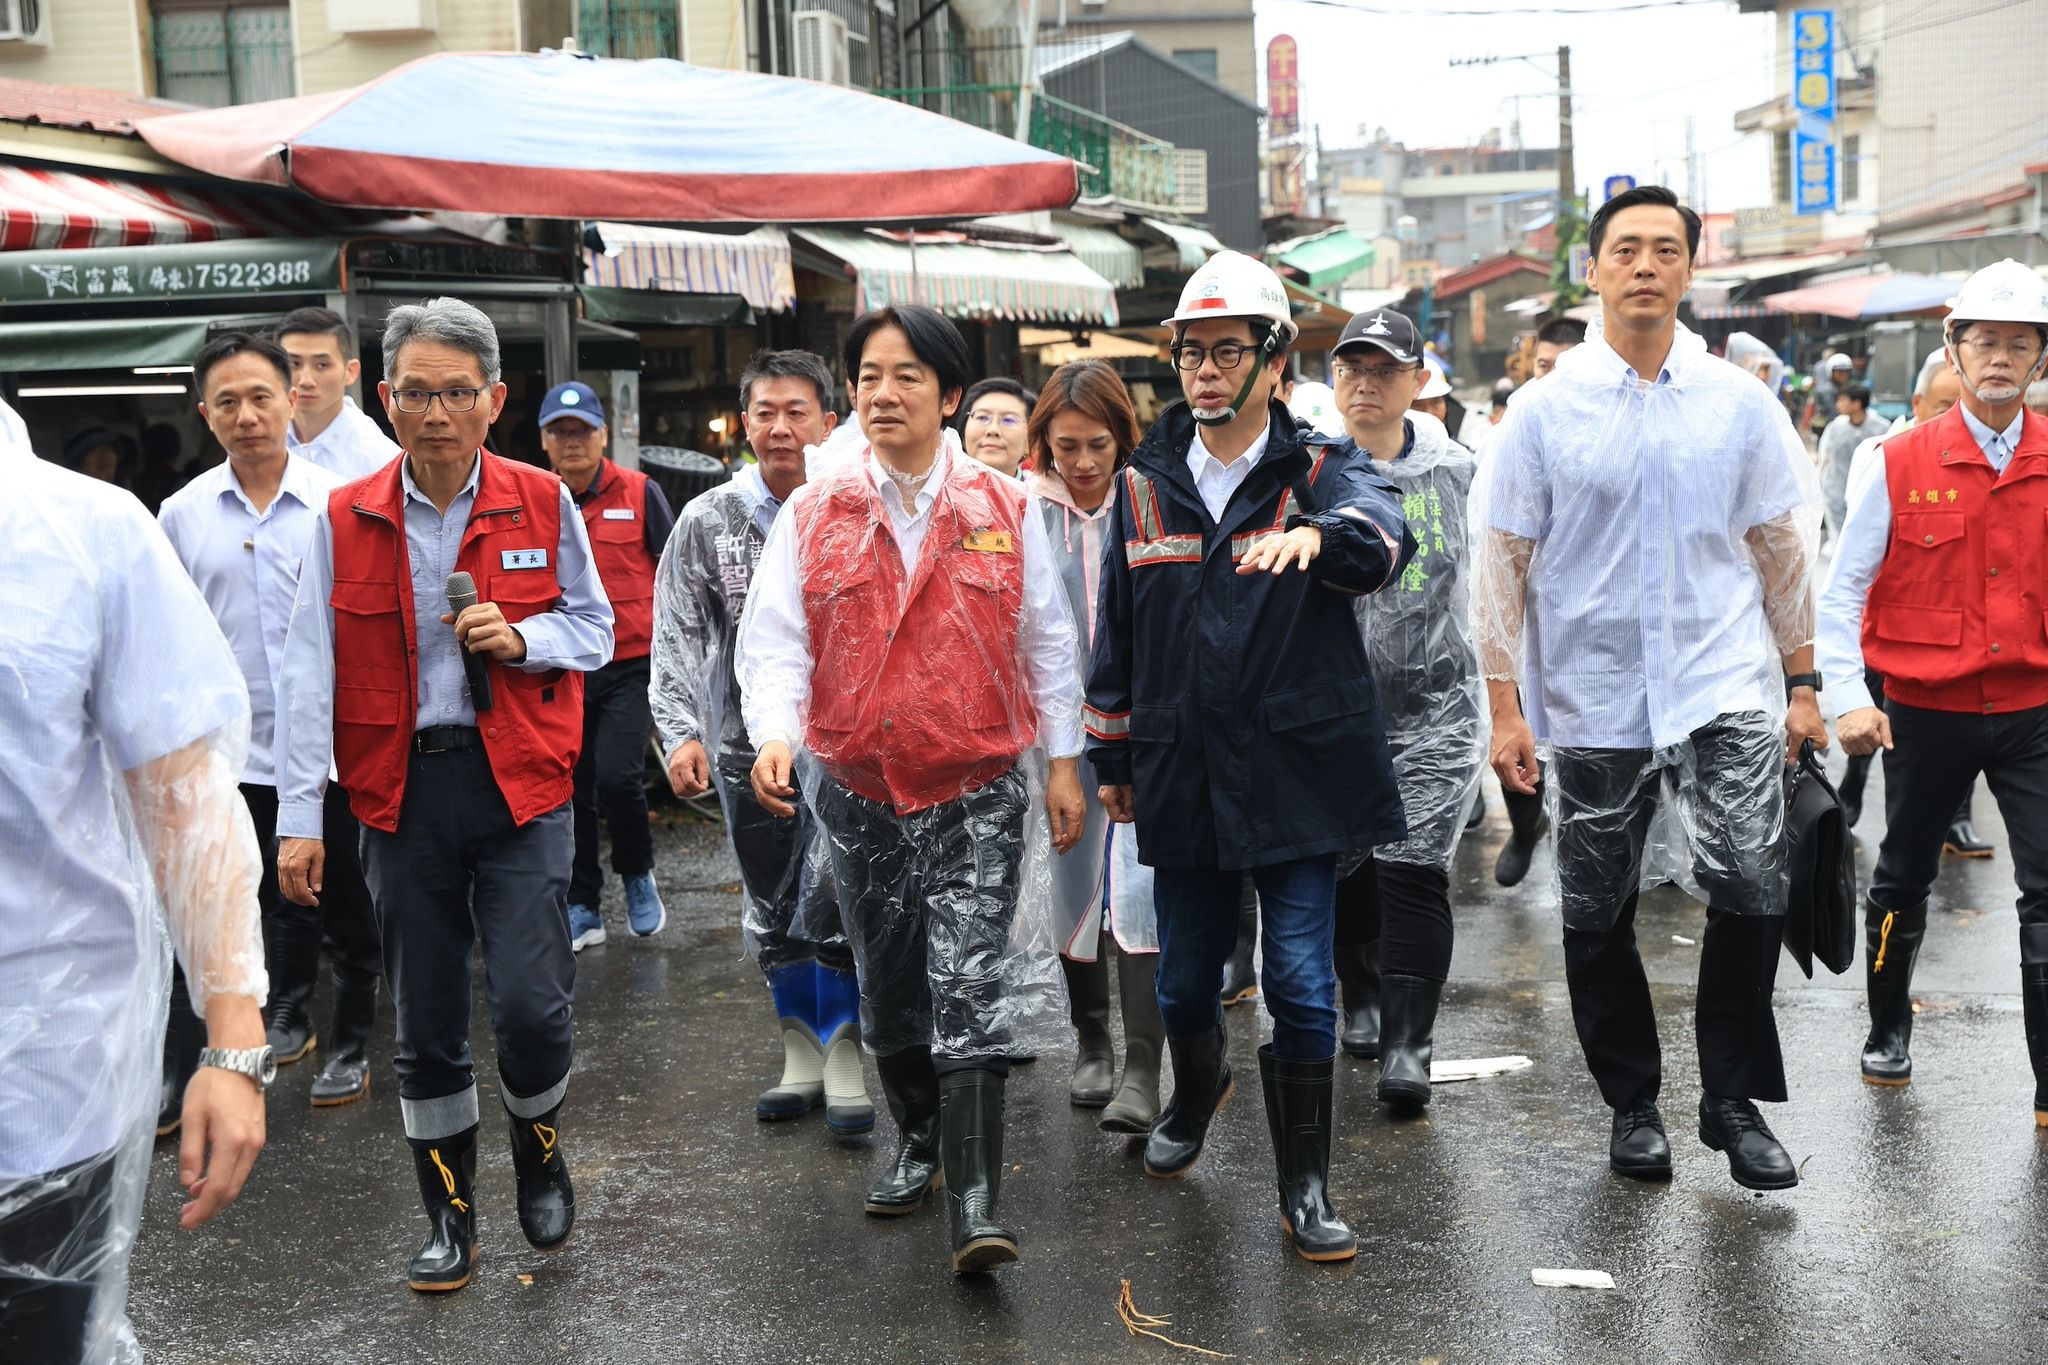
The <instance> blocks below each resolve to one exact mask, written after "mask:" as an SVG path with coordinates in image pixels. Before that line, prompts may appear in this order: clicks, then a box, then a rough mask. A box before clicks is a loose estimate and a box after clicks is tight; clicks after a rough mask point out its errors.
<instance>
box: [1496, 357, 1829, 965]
mask: <svg viewBox="0 0 2048 1365" xmlns="http://www.w3.org/2000/svg"><path fill="white" fill-rule="evenodd" d="M1820 515H1821V503H1820V490H1819V484H1818V480H1817V478H1816V477H1815V474H1814V469H1813V463H1812V461H1811V460H1809V459H1808V458H1807V456H1806V450H1805V446H1804V445H1803V443H1802V442H1801V441H1800V440H1799V437H1798V436H1797V434H1796V433H1794V431H1793V430H1792V425H1791V422H1790V420H1789V419H1788V418H1787V417H1786V414H1785V411H1784V409H1783V408H1782V407H1781V406H1779V404H1778V403H1777V401H1776V399H1775V398H1773V396H1772V395H1771V393H1770V392H1769V391H1768V390H1767V389H1766V388H1765V387H1764V386H1763V385H1762V384H1760V383H1758V382H1757V381H1756V379H1755V377H1753V376H1752V375H1750V374H1749V373H1747V372H1745V371H1744V370H1742V369H1740V368H1738V367H1737V366H1735V365H1733V364H1730V363H1727V362H1724V361H1721V360H1718V359H1716V358H1715V357H1713V356H1711V355H1709V354H1708V353H1707V350H1706V346H1705V344H1704V343H1703V342H1701V340H1700V339H1699V337H1698V336H1696V335H1695V334H1693V333H1692V332H1690V331H1688V330H1687V329H1685V328H1684V327H1680V328H1678V330H1677V335H1676V337H1675V339H1674V341H1673V343H1672V347H1671V352H1670V355H1669V357H1668V358H1667V360H1666V362H1665V366H1664V369H1663V371H1662V372H1661V373H1660V374H1659V375H1656V376H1652V377H1650V379H1649V380H1648V381H1639V380H1638V379H1637V378H1636V376H1634V375H1633V374H1632V373H1631V372H1630V371H1629V369H1628V366H1627V365H1626V363H1625V362H1623V361H1622V359H1621V357H1620V356H1619V355H1617V354H1616V353H1615V351H1614V350H1613V349H1612V348H1611V347H1609V346H1608V345H1607V344H1606V343H1605V341H1604V340H1603V339H1602V338H1601V336H1600V334H1599V331H1598V330H1597V328H1596V329H1595V331H1594V333H1593V334H1592V335H1591V336H1589V337H1588V339H1587V344H1585V345H1583V346H1579V347H1575V348H1574V349H1572V350H1571V351H1569V352H1567V353H1566V354H1565V355H1564V357H1563V358H1561V359H1560V360H1559V362H1558V366H1557V369H1556V371H1555V372H1554V373H1553V374H1552V375H1551V376H1549V377H1548V378H1546V379H1544V380H1543V381H1541V382H1539V383H1536V384H1532V385H1530V386H1529V387H1528V388H1527V389H1525V390H1524V391H1523V392H1522V393H1521V394H1519V395H1518V396H1517V398H1516V400H1515V402H1514V404H1513V405H1512V406H1510V407H1509V409H1508V415H1507V419H1506V420H1505V421H1504V422H1503V423H1502V424H1501V427H1500V429H1499V433H1498V435H1497V436H1496V438H1495V441H1494V443H1493V445H1492V447H1491V449H1490V451H1489V453H1488V456H1487V460H1486V463H1485V466H1484V468H1483V469H1482V470H1481V472H1480V475H1479V480H1478V484H1477V486H1476V488H1475V494H1474V508H1473V526H1474V534H1475V537H1476V553H1475V555H1474V562H1473V569H1474V580H1473V625H1474V631H1475V636H1476V640H1477V643H1478V646H1479V654H1480V665H1481V668H1482V670H1483V672H1484V674H1485V676H1486V678H1487V679H1488V680H1495V681H1503V680H1504V681H1513V682H1515V683H1517V684H1518V685H1519V687H1520V690H1521V695H1522V706H1523V711H1524V713H1525V714H1526V715H1527V717H1528V719H1529V723H1530V728H1531V729H1532V730H1533V732H1534V734H1535V737H1536V740H1537V742H1538V752H1539V754H1540V755H1541V756H1542V758H1543V759H1544V760H1545V763H1546V767H1545V771H1546V773H1547V774H1549V775H1553V776H1555V775H1557V774H1558V771H1559V770H1558V766H1557V765H1556V764H1554V763H1550V762H1549V760H1550V759H1551V758H1552V757H1553V756H1554V755H1556V754H1567V755H1569V756H1571V757H1573V759H1574V760H1575V761H1576V760H1578V759H1581V758H1585V757H1586V756H1587V755H1589V754H1590V753H1591V751H1603V750H1604V751H1622V752H1624V753H1625V754H1626V755H1627V756H1624V757H1619V758H1615V759H1613V760H1612V761H1611V762H1610V761H1607V760H1605V759H1602V760H1601V761H1600V771H1601V772H1604V773H1605V776H1604V777H1601V778H1600V780H1598V781H1592V782H1591V783H1590V785H1587V784H1580V785H1579V786H1578V788H1577V789H1575V790H1574V791H1571V792H1565V791H1561V790H1560V783H1558V782H1555V781H1553V782H1551V783H1550V784H1549V790H1550V793H1551V800H1552V803H1553V818H1554V821H1555V823H1556V826H1557V829H1558V840H1559V850H1560V859H1559V861H1560V864H1562V863H1564V862H1565V861H1566V858H1565V854H1566V852H1567V850H1568V849H1573V848H1577V847H1579V845H1578V844H1577V843H1575V842H1574V840H1575V835H1573V833H1572V832H1571V826H1573V825H1574V824H1578V825H1582V826H1583V827H1584V829H1585V831H1586V832H1587V833H1588V834H1595V833H1597V832H1598V831H1601V830H1612V831H1620V832H1625V833H1626V834H1627V835H1628V837H1627V838H1626V839H1624V840H1623V841H1622V843H1621V844H1619V845H1616V844H1612V843H1610V842H1608V841H1605V840H1604V839H1602V838H1599V837H1595V838H1592V839H1591V840H1590V841H1589V842H1588V844H1587V845H1586V847H1587V848H1589V849H1592V848H1603V849H1606V850H1607V851H1608V852H1610V853H1614V852H1621V853H1625V852H1626V851H1627V849H1628V848H1630V847H1641V846H1643V845H1645V844H1647V852H1646V855H1645V856H1644V858H1643V861H1642V866H1641V870H1640V874H1639V882H1640V884H1642V885H1646V886H1647V885H1650V884H1653V883H1655V882H1657V881H1660V880H1675V881H1678V882H1679V883H1680V884H1681V885H1684V886H1686V887H1687V889H1688V890H1692V891H1694V892H1695V893H1696V894H1697V893H1700V889H1701V888H1702V887H1703V886H1704V887H1706V888H1707V893H1709V894H1711V893H1713V891H1714V888H1715V887H1716V886H1719V887H1721V888H1724V890H1723V892H1722V893H1721V894H1719V895H1715V896H1714V900H1715V903H1716V904H1717V905H1721V904H1724V903H1727V902H1732V901H1736V900H1740V901H1742V902H1743V904H1742V905H1740V906H1736V905H1733V904H1729V905H1728V907H1727V908H1736V909H1747V910H1752V911H1759V912H1769V913H1775V912H1776V911H1774V910H1773V906H1776V907H1778V908H1779V909H1782V904H1783V894H1782V887H1770V888H1766V892H1767V894H1763V895H1760V896H1748V895H1735V894H1732V893H1729V892H1727V891H1726V890H1725V888H1728V887H1730V886H1733V885H1736V884H1737V883H1741V882H1744V881H1745V880H1746V879H1750V880H1753V879H1754V878H1756V877H1763V878H1765V879H1766V880H1778V881H1781V880H1782V868H1783V859H1782V857H1781V856H1778V854H1777V850H1780V849H1781V845H1782V836H1783V823H1784V821H1783V804H1784V803H1783V793H1782V788H1781V784H1780V782H1779V781H1778V776H1777V773H1776V771H1775V769H1767V768H1759V767H1758V766H1757V764H1756V763H1755V761H1754V756H1755V755H1756V754H1757V753H1759V752H1762V751H1763V750H1764V749H1766V748H1768V743H1769V742H1770V741H1775V743H1776V745H1777V753H1778V754H1779V756H1780V760H1782V754H1783V748H1784V746H1783V727H1784V714H1785V689H1784V670H1783V667H1782V664H1781V661H1780V656H1781V655H1783V654H1788V653H1790V652H1792V651H1793V650H1795V649H1797V648H1799V647H1801V646H1803V645H1808V644H1811V643H1812V642H1813V637H1814V579H1813V573H1814V566H1815V562H1816V561H1815V554H1816V548H1817V545H1818V540H1819V531H1820ZM1736 773H1743V774H1747V776H1746V777H1744V778H1743V779H1742V780H1741V781H1739V782H1737V781H1732V780H1731V778H1732V777H1733V776H1734V775H1735V774H1736ZM1595 775H1596V774H1595V773H1594V770H1593V769H1591V768H1579V769H1575V770H1574V771H1573V772H1572V773H1571V774H1570V776H1573V777H1578V776H1586V777H1588V778H1589V779H1590V778H1592V777H1593V776H1595ZM1624 779H1625V780H1624ZM1624 866H1625V864H1624ZM1561 870H1562V869H1561ZM1594 913H1595V911H1594V910H1593V909H1591V908H1585V907H1582V908H1581V909H1580V910H1578V911H1574V909H1573V907H1572V906H1570V905H1567V907H1566V923H1567V924H1568V925H1569V924H1572V923H1573V920H1574V917H1575V915H1577V916H1579V917H1582V918H1583V917H1584V916H1586V915H1592V914H1594ZM1590 927H1601V926H1599V925H1592V926H1590Z"/></svg>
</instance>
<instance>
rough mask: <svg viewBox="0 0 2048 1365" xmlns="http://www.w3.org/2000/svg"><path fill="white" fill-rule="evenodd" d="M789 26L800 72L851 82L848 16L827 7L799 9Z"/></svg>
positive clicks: (814, 78)
mask: <svg viewBox="0 0 2048 1365" xmlns="http://www.w3.org/2000/svg"><path fill="white" fill-rule="evenodd" d="M789 28H790V50H791V54H792V56H793V57H794V58H795V74H796V75H798V76H801V77H802V78H803V79H805V80H810V81H824V82H826V83H827V84H830V85H847V84H849V83H851V81H852V79H853V77H852V65H853V64H852V61H851V57H850V54H849V53H848V51H847V29H846V21H845V20H844V19H842V18H840V17H839V16H838V15H836V14H832V13H830V12H828V11H826V10H821V9H807V10H799V11H798V12H797V13H795V14H792V15H790V16H789Z"/></svg>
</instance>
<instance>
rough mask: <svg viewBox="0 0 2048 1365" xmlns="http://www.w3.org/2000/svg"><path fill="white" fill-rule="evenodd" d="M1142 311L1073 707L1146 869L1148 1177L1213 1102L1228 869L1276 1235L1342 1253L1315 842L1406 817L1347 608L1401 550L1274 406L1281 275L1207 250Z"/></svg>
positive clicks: (1283, 310) (1341, 462) (1331, 993)
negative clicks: (1087, 653)
mask: <svg viewBox="0 0 2048 1365" xmlns="http://www.w3.org/2000/svg"><path fill="white" fill-rule="evenodd" d="M1165 325H1166V326H1167V327H1169V328H1171V329H1172V331H1173V348H1172V349H1173V360H1174V365H1175V367H1176V368H1177V369H1178V370H1179V371H1180V377H1181V389H1182V391H1183V392H1184V393H1185V394H1186V398H1187V401H1186V402H1185V403H1176V404H1174V405H1173V406H1172V407H1169V408H1168V409H1167V410H1166V411H1165V412H1163V413H1161V414H1160V417H1159V420H1158V422H1157V423H1155V424H1154V425H1153V428H1152V430H1151V431H1150V432H1149V433H1148V434H1147V435H1146V437H1145V439H1144V441H1143V442H1142V443H1141V444H1140V445H1139V446H1138V449H1137V450H1136V451H1135V452H1134V453H1133V455H1132V457H1131V461H1130V463H1129V464H1128V465H1126V466H1125V467H1124V469H1123V470H1122V471H1121V473H1120V474H1119V476H1118V477H1119V478H1120V480H1121V481H1122V491H1121V492H1120V493H1119V494H1118V496H1117V500H1116V522H1115V530H1114V532H1113V533H1112V539H1111V541H1110V545H1109V549H1108V552H1107V553H1106V555H1105V557H1104V560H1103V571H1102V588H1101V596H1100V602H1099V607H1098V623H1097V626H1096V630H1095V646H1094V653H1093V657H1092V660H1091V663H1090V667H1089V675H1088V702H1087V706H1086V707H1085V709H1084V710H1083V712H1082V718H1083V721H1084V723H1085V724H1086V726H1087V729H1088V757H1089V759H1090V760H1091V761H1092V762H1093V763H1094V765H1095V771H1096V774H1097V776H1098V778H1099V779H1100V781H1101V782H1102V784H1103V786H1102V788H1101V794H1102V804H1103V806H1104V807H1105V808H1106V810H1107V811H1108V813H1109V816H1110V818H1111V819H1112V820H1116V821H1118V822H1121V823H1135V824H1136V827H1137V828H1136V833H1137V836H1138V858H1139V861H1141V862H1143V863H1145V864H1147V865H1149V866H1150V867H1152V869H1153V870H1154V881H1153V903H1154V905H1155V906H1156V907H1157V909H1158V915H1159V948H1160V952H1159V1012H1160V1016H1161V1018H1162V1019H1163V1020H1164V1022H1165V1025H1166V1034H1167V1046H1168V1048H1169V1049H1170V1050H1171V1052H1172V1055H1173V1074H1174V1095H1173V1100H1172V1102H1171V1103H1169V1104H1168V1105H1167V1107H1166V1110H1165V1112H1164V1113H1163V1114H1161V1115H1160V1118H1159V1121H1158V1123H1157V1124H1155V1125H1154V1126H1153V1129H1152V1132H1151V1135H1150V1136H1149V1137H1148V1138H1147V1140H1146V1143H1145V1173H1146V1174H1147V1175H1150V1176H1153V1177H1154V1178H1156V1179H1161V1180H1171V1179H1175V1178H1177V1177H1180V1176H1182V1175H1185V1174H1186V1173H1187V1171H1188V1169H1189V1168H1190V1167H1191V1166H1193V1164H1194V1162H1195V1159H1196V1158H1197V1157H1198V1156H1200V1155H1201V1152H1202V1146H1203V1142H1204V1139H1205V1138H1206V1136H1207V1133H1208V1128H1209V1122H1210V1120H1211V1119H1212V1118H1213V1117H1214V1116H1215V1114H1216V1112H1217V1111H1218V1110H1219V1109H1221V1108H1222V1107H1223V1103H1224V1101H1225V1100H1227V1099H1229V1098H1230V1094H1231V1090H1232V1083H1231V1076H1230V1068H1229V1066H1228V1065H1227V1064H1226V1062H1225V1060H1224V1034H1223V1020H1222V1010H1221V1006H1220V1003H1219V1000H1218V993H1217V982H1218V981H1219V980H1220V979H1221V977H1222V974H1223V965H1224V961H1225V959H1226V958H1228V957H1229V956H1230V953H1231V949H1232V947H1233V946H1234V945H1235V943H1236V941H1237V931H1238V917H1237V907H1238V899H1239V892H1240V888H1241V886H1242V883H1243V880H1244V877H1245V875H1246V874H1247V873H1249V874H1250V876H1251V879H1252V881H1253V882H1254V883H1255V884H1256V886H1257V888H1258V898H1259V903H1260V905H1259V908H1260V913H1261V915H1262V917H1263V920H1264V923H1263V926H1262V931H1263V932H1262V934H1261V938H1262V940H1263V943H1264V949H1265V983H1264V984H1265V998H1266V1007H1267V1009H1268V1010H1269V1011H1270V1012H1271V1013H1272V1015H1273V1041H1272V1043H1270V1044H1269V1045H1267V1046H1266V1047H1263V1048H1260V1049H1259V1071H1260V1074H1261V1078H1262V1079H1263V1081H1264V1084H1265V1096H1266V1112H1267V1115H1268V1117H1269V1119H1270V1120H1271V1129H1272V1137H1273V1149H1274V1160H1275V1163H1276V1165H1277V1167H1278V1171H1279V1188H1280V1202H1281V1215H1282V1222H1283V1226H1284V1227H1285V1230H1286V1235H1287V1238H1288V1240H1289V1241H1290V1242H1291V1243H1292V1244H1293V1246H1294V1249H1295V1250H1296V1251H1297V1252H1298V1253H1299V1254H1301V1255H1302V1256H1303V1257H1305V1258H1307V1259H1308V1260H1311V1261H1339V1260H1346V1259H1348V1258H1350V1257H1351V1256H1353V1255H1354V1254H1356V1251H1357V1246H1358V1244H1357V1240H1356V1238H1354V1237H1353V1235H1352V1233H1351V1229H1350V1228H1349V1227H1347V1226H1346V1225H1345V1223H1344V1220H1343V1219H1342V1218H1340V1217H1339V1216H1338V1214H1337V1211H1336V1210H1335V1209H1334V1208H1333V1207H1331V1204H1330V1199H1329V1195H1328V1191H1327V1182H1328V1177H1329V1169H1330V1115H1331V1097H1332V1090H1331V1086H1332V1076H1333V1072H1334V1064H1335V1061H1336V1052H1337V1009H1336V979H1335V976H1334V973H1333V970H1332V966H1331V957H1330V953H1331V934H1332V929H1333V897H1334V895H1335V890H1336V879H1337V858H1338V855H1339V854H1341V853H1344V852H1346V851H1347V850H1351V849H1358V848H1367V847H1370V846H1372V845H1375V844H1380V843H1385V842H1388V841H1389V840H1393V839H1399V838H1401V837H1402V836H1403V833H1404V830H1405V826H1404V825H1403V823H1402V818H1401V800H1400V795H1399V793H1398V791H1397V789H1396V788H1395V785H1394V774H1393V769H1392V765H1391V763H1390V761H1389V759H1388V755H1387V741H1386V736H1385V734H1384V733H1383V732H1382V730H1381V726H1380V717H1379V708H1378V706H1377V704H1376V699H1375V694H1374V689H1373V680H1372V671H1371V669H1370V668H1369V667H1368V665H1367V661H1366V653H1365V644H1364V641H1363V638H1362V637H1361V635H1360V633H1359V628H1358V620H1357V617H1356V616H1354V615H1353V613H1352V608H1351V599H1352V598H1354V597H1356V596H1358V595H1360V594H1362V593H1371V592H1378V591H1379V590H1380V589H1382V588H1384V587H1386V586H1387V585H1388V584H1390V583H1392V582H1394V581H1395V579H1396V577H1397V576H1398V575H1399V574H1400V572H1401V569H1402V567H1403V566H1404V565H1405V564H1406V563H1407V561H1408V559H1409V557H1410V556H1411V555H1413V554H1414V552H1415V541H1414V538H1413V537H1412V536H1411V535H1409V533H1408V530H1407V525H1406V523H1405V522H1404V521H1403V520H1402V517H1401V504H1400V500H1399V497H1398V495H1397V494H1396V493H1395V491H1394V489H1393V487H1392V486H1391V485H1390V484H1388V483H1387V482H1386V481H1384V480H1383V479H1381V478H1379V477H1378V476H1377V475H1375V474H1373V473H1372V472H1371V471H1370V469H1369V467H1368V464H1367V462H1366V461H1364V460H1353V459H1350V458H1347V457H1346V456H1345V455H1343V454H1341V453H1336V454H1333V453H1332V452H1333V451H1334V450H1335V449H1336V443H1334V442H1331V441H1330V439H1329V438H1327V437H1324V436H1322V435H1320V434H1319V433H1317V432H1315V431H1314V430H1313V429H1311V428H1305V427H1302V426H1300V425H1298V424H1297V422H1296V420H1295V418H1294V416H1293V415H1292V414H1291V413H1289V412H1288V411H1287V409H1286V407H1285V406H1284V405H1282V404H1281V403H1280V402H1278V401H1277V400H1276V399H1275V397H1274V388H1275V385H1276V384H1277V383H1278V382H1279V379H1280V376H1281V374H1282V373H1283V372H1284V370H1285V368H1286V364H1287V347H1288V344H1289V343H1290V342H1291V341H1293V340H1294V336H1295V327H1294V321H1293V319H1292V318H1291V317H1290V316H1289V314H1288V308H1287V293H1286V291H1285V289H1284V288H1283V287H1282V286H1281V284H1280V279H1279V277H1278V276H1276V275H1275V274H1274V273H1273V272H1272V271H1271V270H1269V269H1267V268H1266V267H1265V266H1263V265H1261V264H1260V263H1259V262H1257V261H1255V260H1253V259H1251V258H1250V257H1248V256H1242V255H1239V254H1238V253H1236V252H1234V251H1226V252H1223V253H1222V254H1220V255H1218V256H1216V257H1214V258H1212V259H1211V260H1210V261H1209V262H1208V263H1207V264H1205V265H1204V266H1203V267H1202V268H1201V269H1200V270H1198V271H1196V272H1195V274H1194V277H1193V278H1192V279H1190V280H1189V281H1188V284H1187V289H1186V290H1185V292H1183V293H1182V295H1181V299H1180V307H1179V308H1178V309H1176V310H1175V312H1174V315H1173V316H1172V317H1171V318H1169V319H1167V321H1166V324H1165ZM1331 589H1335V591H1331Z"/></svg>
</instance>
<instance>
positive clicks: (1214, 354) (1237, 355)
mask: <svg viewBox="0 0 2048 1365" xmlns="http://www.w3.org/2000/svg"><path fill="white" fill-rule="evenodd" d="M1251 351H1252V348H1251V347H1249V346H1247V345H1245V344H1244V343H1243V342H1239V341H1219V342H1217V343H1216V344H1215V345H1214V346H1202V345H1199V344H1197V343H1195V342H1192V341H1183V342H1182V343H1181V344H1180V345H1178V346H1175V347H1174V348H1173V363H1174V364H1175V365H1177V366H1179V367H1180V368H1181V369H1183V370H1199V369H1201V368H1202V362H1203V361H1204V360H1213V361H1215V362H1216V368H1217V369H1219V370H1234V369H1236V368H1237V367H1238V366H1239V365H1242V364H1243V363H1244V358H1245V357H1246V356H1247V355H1250V354H1251Z"/></svg>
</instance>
